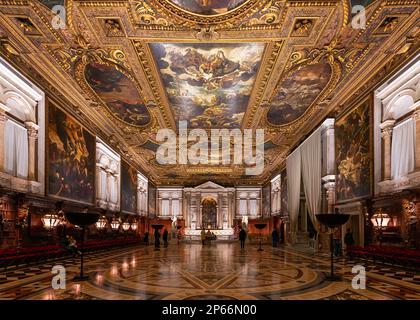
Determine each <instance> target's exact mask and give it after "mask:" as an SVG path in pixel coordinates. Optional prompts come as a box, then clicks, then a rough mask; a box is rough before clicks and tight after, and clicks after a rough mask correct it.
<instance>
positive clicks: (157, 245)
mask: <svg viewBox="0 0 420 320" xmlns="http://www.w3.org/2000/svg"><path fill="white" fill-rule="evenodd" d="M159 248H160V233H159V230H158V229H155V249H158V250H159Z"/></svg>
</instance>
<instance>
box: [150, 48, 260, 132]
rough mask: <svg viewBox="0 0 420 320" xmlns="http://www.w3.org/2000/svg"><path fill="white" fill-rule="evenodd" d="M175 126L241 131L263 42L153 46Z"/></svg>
mask: <svg viewBox="0 0 420 320" xmlns="http://www.w3.org/2000/svg"><path fill="white" fill-rule="evenodd" d="M150 48H151V50H152V53H153V56H154V58H155V61H156V65H157V68H158V70H159V72H160V75H161V79H162V82H163V85H164V87H165V89H166V94H167V97H168V100H169V104H170V107H171V110H172V113H173V115H174V117H175V121H176V122H177V125H178V124H179V123H178V122H179V121H180V120H186V121H188V126H189V127H190V128H218V129H223V128H227V129H231V128H240V125H241V122H242V119H243V116H244V114H245V111H246V109H247V106H248V102H249V98H250V96H251V92H252V89H253V87H254V83H255V79H256V77H257V73H258V70H259V66H260V62H261V58H262V55H263V52H264V48H265V44H264V43H151V44H150Z"/></svg>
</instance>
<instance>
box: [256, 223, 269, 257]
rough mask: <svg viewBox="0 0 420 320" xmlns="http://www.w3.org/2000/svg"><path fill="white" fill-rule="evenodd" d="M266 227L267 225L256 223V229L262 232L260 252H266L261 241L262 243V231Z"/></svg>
mask: <svg viewBox="0 0 420 320" xmlns="http://www.w3.org/2000/svg"><path fill="white" fill-rule="evenodd" d="M266 226H267V224H266V223H256V224H255V228H257V229H258V230H260V247H259V248H258V251H264V250H263V248H262V246H261V241H262V229H264V228H265V227H266Z"/></svg>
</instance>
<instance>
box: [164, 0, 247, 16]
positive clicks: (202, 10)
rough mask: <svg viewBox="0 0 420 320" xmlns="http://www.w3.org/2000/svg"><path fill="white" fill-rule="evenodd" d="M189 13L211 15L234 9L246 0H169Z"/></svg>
mask: <svg viewBox="0 0 420 320" xmlns="http://www.w3.org/2000/svg"><path fill="white" fill-rule="evenodd" d="M169 1H170V2H171V3H173V4H174V5H176V6H177V7H179V8H181V9H183V10H185V11H188V12H190V13H195V14H200V15H205V16H212V15H219V14H225V13H228V12H230V11H232V10H235V9H236V8H238V7H239V6H241V5H242V4H244V3H245V2H246V1H247V0H169Z"/></svg>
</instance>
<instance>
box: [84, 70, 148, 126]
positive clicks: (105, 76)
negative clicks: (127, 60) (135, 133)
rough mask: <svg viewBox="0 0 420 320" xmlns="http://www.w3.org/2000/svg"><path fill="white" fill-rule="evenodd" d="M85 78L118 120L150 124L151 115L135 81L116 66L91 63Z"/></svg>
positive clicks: (139, 124)
mask: <svg viewBox="0 0 420 320" xmlns="http://www.w3.org/2000/svg"><path fill="white" fill-rule="evenodd" d="M85 78H86V82H87V83H88V85H89V86H90V87H91V88H92V90H93V91H94V92H95V93H96V94H97V95H98V96H99V98H100V99H101V100H102V101H103V102H104V103H105V105H106V106H107V107H108V110H109V111H110V112H111V113H112V114H113V115H114V116H115V117H116V118H118V119H121V120H122V121H124V122H127V123H129V124H133V125H138V126H143V125H146V124H148V123H149V121H150V113H149V111H148V110H147V107H146V106H145V103H144V100H143V98H142V97H141V96H140V93H139V91H138V89H137V87H136V85H135V83H134V81H132V80H131V79H129V78H128V77H127V76H126V75H125V74H124V73H122V72H121V71H119V70H118V69H117V68H116V67H115V66H112V65H108V64H99V63H90V64H88V65H87V66H86V68H85Z"/></svg>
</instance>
